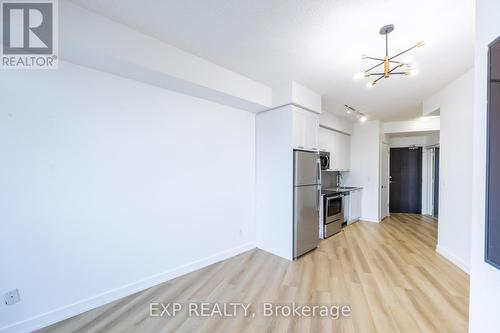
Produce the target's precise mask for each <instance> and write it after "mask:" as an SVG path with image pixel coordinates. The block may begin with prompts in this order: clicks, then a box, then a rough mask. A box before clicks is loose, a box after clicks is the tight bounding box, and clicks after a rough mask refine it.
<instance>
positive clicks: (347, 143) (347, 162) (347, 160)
mask: <svg viewBox="0 0 500 333" xmlns="http://www.w3.org/2000/svg"><path fill="white" fill-rule="evenodd" d="M350 168H351V137H350V136H349V135H344V169H345V170H349V169H350Z"/></svg>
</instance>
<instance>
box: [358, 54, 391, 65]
mask: <svg viewBox="0 0 500 333" xmlns="http://www.w3.org/2000/svg"><path fill="white" fill-rule="evenodd" d="M363 59H371V60H378V61H382V62H384V59H382V58H375V57H367V56H365V57H363ZM389 62H392V63H393V64H399V61H396V60H390V59H389Z"/></svg>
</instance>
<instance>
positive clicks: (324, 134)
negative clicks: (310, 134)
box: [318, 127, 330, 152]
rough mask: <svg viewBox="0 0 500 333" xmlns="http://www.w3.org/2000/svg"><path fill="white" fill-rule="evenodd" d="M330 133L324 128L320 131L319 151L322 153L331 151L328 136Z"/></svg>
mask: <svg viewBox="0 0 500 333" xmlns="http://www.w3.org/2000/svg"><path fill="white" fill-rule="evenodd" d="M328 134H329V131H328V130H327V129H324V128H321V127H320V128H319V129H318V145H319V150H321V151H328V152H329V151H330V149H329V145H328V138H329V136H328Z"/></svg>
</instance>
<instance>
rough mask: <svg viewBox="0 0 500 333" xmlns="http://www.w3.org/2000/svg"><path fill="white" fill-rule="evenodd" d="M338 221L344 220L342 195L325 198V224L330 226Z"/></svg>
mask: <svg viewBox="0 0 500 333" xmlns="http://www.w3.org/2000/svg"><path fill="white" fill-rule="evenodd" d="M337 220H341V221H343V220H344V213H343V212H342V195H341V194H338V195H334V196H331V197H325V224H329V223H331V222H334V221H337Z"/></svg>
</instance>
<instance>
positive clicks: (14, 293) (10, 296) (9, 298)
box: [3, 289, 21, 305]
mask: <svg viewBox="0 0 500 333" xmlns="http://www.w3.org/2000/svg"><path fill="white" fill-rule="evenodd" d="M3 299H4V302H5V304H7V305H12V304H16V303H17V302H19V301H20V300H21V296H19V290H18V289H14V290H11V291H9V292H7V293H5V294H4V295H3Z"/></svg>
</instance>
